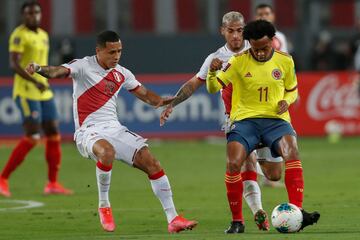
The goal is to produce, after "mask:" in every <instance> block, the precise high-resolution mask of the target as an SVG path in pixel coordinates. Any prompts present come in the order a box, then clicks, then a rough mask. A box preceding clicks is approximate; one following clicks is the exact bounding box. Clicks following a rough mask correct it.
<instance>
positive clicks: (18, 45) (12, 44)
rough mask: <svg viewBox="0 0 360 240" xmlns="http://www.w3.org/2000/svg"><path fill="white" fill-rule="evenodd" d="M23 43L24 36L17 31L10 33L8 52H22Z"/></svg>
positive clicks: (24, 40) (24, 41) (24, 42)
mask: <svg viewBox="0 0 360 240" xmlns="http://www.w3.org/2000/svg"><path fill="white" fill-rule="evenodd" d="M25 44H26V39H25V37H24V36H23V35H22V34H21V33H20V32H19V31H15V32H13V33H12V34H11V36H10V39H9V52H18V53H23V52H24V49H25Z"/></svg>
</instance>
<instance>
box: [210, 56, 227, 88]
mask: <svg viewBox="0 0 360 240" xmlns="http://www.w3.org/2000/svg"><path fill="white" fill-rule="evenodd" d="M222 64H223V62H222V61H221V60H220V59H218V58H214V59H213V60H212V61H211V64H210V68H209V72H208V75H207V77H206V89H207V91H208V92H209V93H216V92H218V91H220V89H221V88H222V86H221V84H220V83H219V82H218V80H217V77H216V72H217V71H218V70H221V68H222Z"/></svg>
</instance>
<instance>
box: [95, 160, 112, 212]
mask: <svg viewBox="0 0 360 240" xmlns="http://www.w3.org/2000/svg"><path fill="white" fill-rule="evenodd" d="M96 181H97V185H98V192H99V208H100V207H110V201H109V189H110V182H111V170H110V171H107V172H106V171H103V170H101V169H100V168H98V167H96Z"/></svg>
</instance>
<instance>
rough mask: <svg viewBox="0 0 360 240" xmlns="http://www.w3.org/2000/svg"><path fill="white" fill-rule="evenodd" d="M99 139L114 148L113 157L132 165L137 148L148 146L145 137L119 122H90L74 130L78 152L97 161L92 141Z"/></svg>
mask: <svg viewBox="0 0 360 240" xmlns="http://www.w3.org/2000/svg"><path fill="white" fill-rule="evenodd" d="M100 139H105V140H106V141H108V142H109V143H110V144H111V145H112V146H113V147H114V149H115V159H116V160H120V161H123V162H125V163H127V164H129V165H131V166H132V165H133V160H134V157H135V154H136V153H137V151H138V150H140V149H141V148H143V147H146V146H148V145H147V144H146V141H147V139H146V138H143V137H141V136H139V135H137V134H136V133H133V132H131V131H129V130H128V129H127V128H126V127H125V126H122V125H121V124H120V123H119V122H111V123H101V124H91V125H88V126H83V127H81V128H80V129H78V130H77V131H76V132H75V142H76V146H77V149H78V150H79V152H80V154H81V155H82V156H83V157H85V158H90V159H93V160H95V161H97V160H98V159H97V157H96V156H95V154H94V153H93V150H92V149H93V146H94V143H95V142H97V141H98V140H100Z"/></svg>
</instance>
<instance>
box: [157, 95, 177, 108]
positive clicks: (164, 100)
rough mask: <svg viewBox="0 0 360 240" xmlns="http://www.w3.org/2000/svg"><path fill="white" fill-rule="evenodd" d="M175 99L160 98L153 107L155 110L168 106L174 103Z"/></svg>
mask: <svg viewBox="0 0 360 240" xmlns="http://www.w3.org/2000/svg"><path fill="white" fill-rule="evenodd" d="M174 99H175V97H164V98H161V99H160V101H159V103H158V104H157V105H156V106H155V108H158V107H162V106H166V105H169V104H170V103H171V102H172V101H174Z"/></svg>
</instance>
